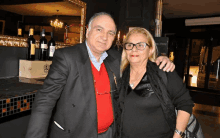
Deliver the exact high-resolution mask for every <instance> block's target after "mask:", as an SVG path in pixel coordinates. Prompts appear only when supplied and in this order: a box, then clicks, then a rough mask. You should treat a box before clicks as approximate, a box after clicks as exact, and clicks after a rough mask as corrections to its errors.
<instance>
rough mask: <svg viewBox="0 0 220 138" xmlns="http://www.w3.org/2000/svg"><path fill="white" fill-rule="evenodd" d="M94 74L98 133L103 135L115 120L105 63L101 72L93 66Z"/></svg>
mask: <svg viewBox="0 0 220 138" xmlns="http://www.w3.org/2000/svg"><path fill="white" fill-rule="evenodd" d="M91 64H92V63H91ZM92 73H93V78H94V85H95V86H94V87H95V93H96V104H97V119H98V133H103V132H105V131H107V130H108V128H109V126H110V125H111V124H112V123H113V120H114V118H113V108H112V99H111V94H110V82H109V77H108V72H107V70H106V68H105V65H104V63H102V64H101V68H100V71H98V70H97V69H96V68H95V66H94V65H93V64H92Z"/></svg>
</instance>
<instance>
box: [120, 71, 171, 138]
mask: <svg viewBox="0 0 220 138" xmlns="http://www.w3.org/2000/svg"><path fill="white" fill-rule="evenodd" d="M145 75H146V74H145ZM138 85H139V84H138ZM138 85H137V87H138ZM146 85H148V88H149V89H148V90H145V94H144V95H140V90H136V89H134V90H132V89H131V87H130V86H129V87H128V93H129V94H128V95H127V96H126V98H125V100H124V106H125V112H124V118H123V134H124V136H123V137H125V138H169V135H170V133H171V131H170V128H169V126H168V124H167V122H166V119H165V117H164V116H163V111H162V108H161V105H160V101H159V99H158V98H157V96H156V95H155V93H154V92H153V90H152V88H151V85H150V83H149V82H148V83H147V84H146ZM137 87H136V88H137Z"/></svg>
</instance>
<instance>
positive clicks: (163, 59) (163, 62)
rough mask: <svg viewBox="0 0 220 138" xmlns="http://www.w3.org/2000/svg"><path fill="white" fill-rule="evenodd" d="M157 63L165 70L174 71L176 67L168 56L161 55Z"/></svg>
mask: <svg viewBox="0 0 220 138" xmlns="http://www.w3.org/2000/svg"><path fill="white" fill-rule="evenodd" d="M156 64H157V65H158V66H159V65H160V66H159V68H160V69H162V68H163V71H166V72H169V71H170V72H173V71H174V69H175V65H174V63H173V62H172V61H170V60H169V58H168V57H167V56H159V57H158V58H157V59H156Z"/></svg>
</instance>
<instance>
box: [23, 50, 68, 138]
mask: <svg viewBox="0 0 220 138" xmlns="http://www.w3.org/2000/svg"><path fill="white" fill-rule="evenodd" d="M67 76H68V67H67V63H66V60H65V57H64V55H63V53H62V52H61V50H57V51H56V52H55V54H54V59H53V63H52V65H51V67H50V70H49V73H48V75H47V77H46V79H45V81H44V85H43V88H42V89H40V90H38V92H37V93H36V97H35V100H34V104H33V108H32V112H31V118H30V120H29V125H28V130H27V134H26V138H46V135H47V131H48V126H49V120H50V118H51V115H52V110H53V108H54V106H55V104H56V101H57V99H58V98H59V97H60V94H61V92H62V90H63V86H64V85H65V83H66V78H67Z"/></svg>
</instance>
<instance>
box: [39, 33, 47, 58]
mask: <svg viewBox="0 0 220 138" xmlns="http://www.w3.org/2000/svg"><path fill="white" fill-rule="evenodd" d="M47 50H48V47H47V39H46V38H45V29H42V33H41V39H40V51H39V60H47Z"/></svg>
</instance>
